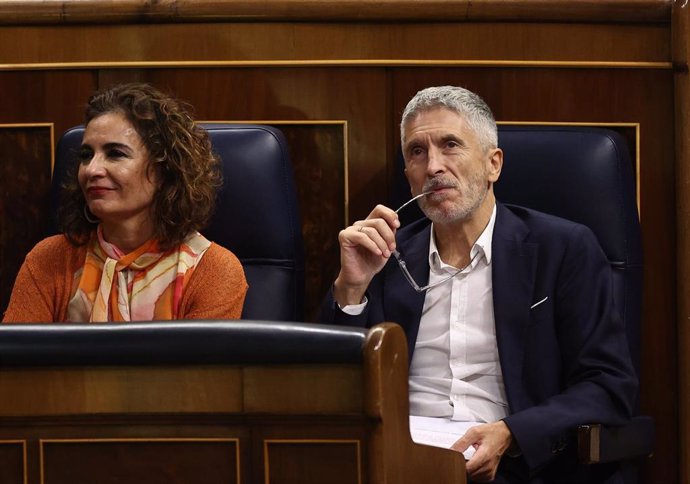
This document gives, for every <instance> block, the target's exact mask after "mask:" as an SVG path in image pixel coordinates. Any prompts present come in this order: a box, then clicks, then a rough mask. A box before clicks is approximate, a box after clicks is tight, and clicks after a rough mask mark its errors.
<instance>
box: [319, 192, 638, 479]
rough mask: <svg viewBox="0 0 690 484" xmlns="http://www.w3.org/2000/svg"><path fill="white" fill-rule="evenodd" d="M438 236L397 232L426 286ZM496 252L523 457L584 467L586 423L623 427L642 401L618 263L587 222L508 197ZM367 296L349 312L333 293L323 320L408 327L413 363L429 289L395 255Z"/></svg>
mask: <svg viewBox="0 0 690 484" xmlns="http://www.w3.org/2000/svg"><path fill="white" fill-rule="evenodd" d="M430 233H431V231H430V221H429V220H427V219H423V220H419V221H417V222H415V223H413V224H411V225H409V226H408V227H404V228H403V229H401V230H400V231H399V232H398V234H397V238H396V239H397V247H398V250H399V251H400V252H401V254H402V255H403V258H404V259H405V261H406V262H407V265H408V269H409V270H410V272H411V273H412V275H413V277H414V278H415V280H416V281H418V283H419V284H426V282H427V281H428V276H429V264H428V254H429V242H430ZM492 254H493V255H492V285H493V300H494V316H495V324H496V338H497V344H498V350H499V357H500V363H501V369H502V372H503V379H504V385H505V390H506V395H507V399H508V404H509V415H508V417H506V418H505V422H506V424H507V425H508V427H509V428H510V430H511V432H512V433H513V437H514V439H515V440H516V442H517V444H518V445H519V448H520V452H521V454H522V456H521V458H519V459H516V460H521V461H522V462H521V463H520V465H521V466H522V467H523V468H525V472H526V473H527V474H528V475H532V476H534V475H535V474H537V473H538V474H540V475H542V474H544V473H545V474H547V475H550V476H557V475H559V474H560V473H561V472H566V469H570V471H573V472H576V470H575V467H576V449H575V448H574V447H575V446H574V445H572V442H573V437H574V430H575V429H576V427H577V425H579V424H586V423H603V424H610V425H616V424H623V423H625V421H626V420H627V419H628V418H630V415H631V413H632V409H633V406H634V402H635V399H636V392H637V377H636V376H635V371H634V369H633V366H632V363H631V361H630V357H629V352H628V345H627V341H626V337H625V330H624V328H623V324H622V321H621V319H620V318H619V317H618V315H617V314H616V312H615V311H614V310H613V305H612V290H611V285H612V275H611V268H610V266H609V263H608V261H607V260H606V257H605V255H604V253H603V251H602V249H601V248H600V246H599V244H598V242H597V240H596V237H595V236H594V234H593V233H592V232H591V231H590V230H589V229H588V228H587V227H585V226H583V225H579V224H576V223H573V222H569V221H566V220H564V219H561V218H557V217H553V216H550V215H546V214H543V213H540V212H536V211H534V210H530V209H526V208H523V207H517V206H510V205H503V204H500V203H498V204H497V213H496V224H495V227H494V234H493V242H492ZM367 298H368V300H369V304H368V305H367V307H366V310H365V311H364V313H363V314H361V315H359V316H349V315H347V314H345V313H343V312H342V311H340V310H339V309H338V308H337V305H336V304H335V303H334V301H333V296H332V294H331V295H329V297H328V298H327V300H326V301H325V302H324V306H323V309H322V313H321V322H324V323H331V324H346V325H354V326H373V325H375V324H378V323H381V322H383V321H391V322H395V323H398V324H400V325H401V326H402V327H403V329H404V330H405V333H406V335H407V339H408V349H409V353H410V361H411V357H412V353H413V352H414V346H415V341H416V338H417V332H418V329H419V322H420V318H421V315H422V308H423V304H424V294H423V293H421V294H420V293H417V292H415V291H414V290H413V289H412V288H411V287H410V285H409V284H408V283H407V281H406V280H405V279H404V277H403V275H402V272H401V271H400V268H399V267H398V265H397V262H396V261H395V260H394V259H393V258H392V257H391V260H390V261H389V262H388V263H387V264H386V266H385V267H384V268H383V270H382V271H381V272H380V273H379V274H377V275H376V276H375V278H374V279H373V281H372V283H371V284H370V286H369V288H368V291H367ZM544 298H548V299H546V300H545V301H544V302H542V303H541V304H538V305H536V306H535V307H534V308H532V306H533V305H535V304H536V303H538V302H540V301H542V300H543V299H544ZM505 460H506V459H504V461H505ZM502 465H503V463H502ZM549 468H550V469H549ZM568 472H569V471H568ZM576 473H577V472H576ZM556 479H558V478H556ZM549 481H552V479H550V478H547V479H546V480H544V481H542V482H549Z"/></svg>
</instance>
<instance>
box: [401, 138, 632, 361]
mask: <svg viewBox="0 0 690 484" xmlns="http://www.w3.org/2000/svg"><path fill="white" fill-rule="evenodd" d="M498 144H499V146H500V147H501V149H503V152H504V163H503V171H502V173H501V177H500V179H499V181H498V182H497V183H496V185H495V187H494V189H495V193H496V198H497V199H498V200H499V201H501V202H503V203H511V204H516V205H523V206H525V207H529V208H533V209H536V210H539V211H542V212H546V213H550V214H552V215H557V216H559V217H563V218H566V219H569V220H572V221H575V222H578V223H581V224H584V225H587V226H588V227H589V228H590V229H591V230H592V231H593V232H594V233H595V235H596V236H597V238H598V239H599V243H600V244H601V246H602V248H603V250H604V252H605V253H606V255H607V257H608V259H609V261H610V263H611V267H612V268H613V274H614V286H615V287H614V303H615V306H616V308H617V309H618V311H619V313H620V315H621V317H622V318H623V319H624V321H625V325H626V331H627V336H628V343H629V346H630V350H631V356H632V359H633V363H634V365H635V368H636V370H637V371H638V374H639V353H640V319H641V300H642V243H641V234H640V225H639V218H638V211H637V203H636V191H635V179H634V176H633V163H632V161H631V157H630V152H629V149H628V146H627V142H626V140H625V138H624V137H623V136H622V135H620V134H619V133H617V132H615V131H612V130H609V129H603V128H591V127H579V126H573V127H570V126H569V127H562V126H499V128H498ZM400 163H403V162H402V157H400ZM398 171H399V172H400V173H399V174H398V181H397V182H396V190H397V192H398V193H397V194H396V195H395V200H394V201H393V202H392V203H391V205H394V206H399V205H400V204H401V203H402V202H404V201H405V199H406V198H409V193H410V192H409V186H408V185H407V182H406V180H405V179H404V175H403V174H402V170H398ZM409 212H412V210H410V211H409ZM409 212H408V213H409ZM415 216H416V217H420V216H422V215H421V211H419V210H418V209H417V212H416V214H411V215H410V217H415ZM408 221H409V220H404V221H403V223H405V222H408Z"/></svg>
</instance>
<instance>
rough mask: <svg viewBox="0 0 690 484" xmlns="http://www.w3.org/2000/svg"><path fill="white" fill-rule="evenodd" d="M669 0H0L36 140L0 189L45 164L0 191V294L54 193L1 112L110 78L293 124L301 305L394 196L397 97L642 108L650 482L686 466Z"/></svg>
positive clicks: (582, 111) (636, 113)
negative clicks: (301, 241)
mask: <svg viewBox="0 0 690 484" xmlns="http://www.w3.org/2000/svg"><path fill="white" fill-rule="evenodd" d="M106 3H107V2H106ZM672 3H673V2H671V1H670V0H669V1H665V0H600V1H594V0H592V1H589V0H569V1H554V2H549V3H548V5H545V2H538V1H536V0H527V1H512V2H505V1H501V0H496V1H493V0H492V1H488V0H484V1H473V2H470V1H462V0H458V1H456V2H452V1H451V2H448V1H445V2H441V1H430V2H425V6H419V4H417V3H416V2H411V1H405V0H390V1H388V2H384V4H381V2H374V1H370V0H357V1H354V0H353V1H349V2H330V1H322V2H317V3H316V5H317V6H314V3H313V2H311V3H310V2H307V1H287V0H285V1H279V0H274V1H269V2H259V4H260V5H257V2H243V1H235V0H229V1H226V2H213V1H210V0H209V1H199V2H184V1H177V2H153V3H151V2H144V1H143V0H142V1H141V2H138V1H134V0H132V1H129V2H121V7H118V8H116V7H112V6H109V10H107V13H106V11H105V9H101V10H99V9H98V7H99V5H100V2H99V1H98V0H85V1H84V0H82V1H81V2H76V1H61V2H58V1H52V2H50V1H49V2H41V4H40V6H39V5H34V2H30V1H28V0H26V1H24V2H22V1H15V2H8V3H6V4H0V92H1V93H2V96H1V97H0V140H7V139H18V138H17V137H19V138H20V139H23V140H27V141H26V143H28V144H30V145H31V147H30V148H27V149H28V152H30V153H34V154H36V153H38V155H36V156H37V157H38V159H34V158H32V157H31V156H26V159H23V158H24V157H25V155H22V154H19V155H18V154H17V153H22V152H20V151H17V150H18V148H16V147H14V148H7V147H5V148H2V146H5V145H6V144H7V143H6V142H5V141H2V142H0V173H3V174H7V173H9V174H10V175H3V176H2V177H1V178H0V193H3V194H5V193H8V194H9V193H14V192H13V191H12V190H17V189H20V187H21V186H23V185H21V184H19V183H18V181H20V173H25V172H26V175H22V176H28V177H29V179H30V180H31V181H36V183H35V184H32V188H31V190H32V191H31V192H30V194H27V193H25V192H22V194H21V196H23V197H25V199H26V200H27V202H26V203H22V204H19V209H20V210H23V211H22V212H21V213H19V214H17V213H14V212H13V213H12V214H11V216H10V214H9V213H8V211H7V209H5V208H3V207H4V206H5V205H0V234H9V236H5V235H3V236H2V237H0V276H1V277H0V284H2V286H0V306H3V305H4V303H5V301H6V298H7V295H8V294H9V291H10V287H9V285H8V284H9V283H8V282H7V281H9V280H11V277H10V274H11V273H12V272H13V271H15V270H16V267H17V265H16V264H17V257H19V255H18V254H19V253H24V252H26V250H28V249H29V248H30V247H31V246H32V245H33V244H34V243H35V242H36V240H37V238H38V237H39V234H38V233H34V232H32V233H30V231H29V228H30V227H40V226H41V224H43V223H45V218H46V217H47V214H48V210H49V207H48V206H47V201H46V199H45V190H46V187H47V185H46V183H47V182H46V180H47V177H48V176H49V173H48V167H49V166H50V165H49V160H48V156H49V154H48V153H47V151H41V150H42V149H43V148H41V146H43V147H44V144H42V143H45V137H43V136H42V135H37V134H36V129H37V128H25V129H21V130H19V131H16V129H17V128H10V127H7V126H5V125H17V124H20V123H21V124H30V125H33V126H35V125H41V126H43V125H44V124H43V123H47V124H48V125H50V126H52V127H53V130H54V133H55V137H56V138H57V137H58V136H59V133H61V132H63V131H64V130H65V129H67V128H68V127H69V126H72V125H74V124H79V123H80V122H81V117H82V106H83V104H84V102H85V100H86V98H87V97H88V95H89V94H90V93H91V92H92V91H93V90H94V89H96V88H98V87H103V86H107V85H110V84H112V83H115V82H124V81H131V80H143V81H147V82H151V83H153V84H154V85H156V86H158V87H160V88H162V89H165V90H168V91H171V92H172V93H174V94H176V95H177V96H179V97H181V98H183V99H186V100H187V101H189V102H191V103H192V104H193V105H194V106H195V108H196V112H197V117H198V118H199V119H202V120H206V121H214V120H216V121H232V120H236V121H253V120H258V121H266V122H269V123H271V124H276V125H278V126H279V127H281V126H284V127H285V130H286V132H287V133H288V136H289V138H290V141H291V148H292V151H293V152H292V155H293V158H294V159H295V160H296V174H297V183H298V189H299V192H300V203H301V206H302V214H303V219H304V221H303V225H304V233H305V238H306V242H307V258H308V267H307V271H308V287H309V289H308V294H307V301H306V307H307V310H308V314H313V312H314V309H315V307H316V306H317V304H318V301H319V299H320V297H321V295H322V294H323V293H324V291H325V290H326V288H327V287H328V284H329V283H330V279H331V277H332V276H333V275H334V272H335V270H336V268H337V244H336V236H337V232H338V230H340V229H341V228H342V227H343V226H344V224H345V223H346V220H347V221H353V220H356V219H357V218H360V217H363V216H365V215H366V214H367V213H368V212H369V211H370V210H371V208H372V207H373V206H374V205H375V204H377V203H380V202H385V201H386V200H387V198H388V194H389V191H390V183H391V180H392V174H393V169H394V167H395V151H396V146H397V142H398V137H399V134H398V123H399V116H400V113H401V111H402V109H403V107H404V105H405V103H406V101H407V100H408V99H409V98H410V97H411V96H412V95H413V94H414V93H415V92H416V91H417V90H418V89H420V88H423V87H426V86H429V85H438V84H459V85H463V86H466V87H468V88H470V89H472V90H475V91H476V92H478V93H479V94H480V95H482V96H483V97H484V98H485V99H486V100H487V102H488V103H489V104H490V105H491V106H492V108H493V109H494V112H495V114H496V117H497V119H498V120H499V121H503V122H535V123H538V122H559V123H564V124H568V123H588V124H594V125H597V124H602V123H604V124H614V125H616V124H619V125H620V124H625V125H631V124H632V125H635V126H639V129H638V130H637V131H636V132H637V133H639V138H638V139H637V140H636V143H637V144H638V145H639V149H638V146H635V147H633V149H634V151H635V152H636V153H638V162H639V165H638V183H639V187H638V190H639V204H640V215H641V220H642V229H643V241H644V247H645V281H644V284H645V286H644V290H645V293H644V301H643V308H644V309H643V310H644V315H643V316H644V318H643V328H642V333H643V334H642V341H643V348H642V350H643V354H642V375H641V390H642V395H641V408H642V411H643V412H645V413H647V414H650V415H652V416H653V417H654V419H655V422H656V426H657V432H658V438H657V442H656V449H657V450H656V452H655V455H654V457H653V458H651V459H649V460H648V461H646V463H645V465H644V467H643V470H642V479H641V482H644V483H652V484H653V483H667V482H678V477H679V473H680V469H681V464H680V463H679V462H682V461H679V458H678V451H679V448H680V447H679V442H680V438H679V432H678V412H679V400H678V388H679V387H678V383H677V379H678V366H677V365H678V351H677V348H676V337H677V329H678V325H677V323H676V321H677V311H676V307H677V302H678V296H677V294H678V293H677V287H676V279H677V277H678V278H679V279H681V278H682V277H681V276H682V275H685V276H687V274H686V273H685V272H684V273H683V274H677V273H676V257H675V254H676V251H677V245H676V229H677V226H678V222H677V220H676V216H675V213H676V205H675V204H676V198H677V192H676V185H675V170H676V155H675V151H674V139H675V138H674V127H675V121H674V116H678V115H677V114H675V113H674V70H673V65H672V63H671V59H672V56H671V47H672V41H671V39H672V36H671V34H672V32H671V23H670V20H671V4H672ZM58 5H59V6H60V9H58V8H57V6H58ZM171 5H173V6H174V8H166V6H167V7H170V6H171ZM22 6H23V8H22ZM506 6H508V7H507V8H506ZM248 16H250V17H251V20H248V18H249V17H248ZM687 112H688V111H687V109H685V110H683V111H682V113H681V114H680V115H687ZM39 133H40V130H39ZM12 136H14V137H15V138H12ZM3 143H4V144H3ZM18 156H19V158H22V159H18ZM19 164H21V165H22V166H21V169H20V168H19V166H18V165H19ZM27 190H28V188H27ZM10 198H14V197H10ZM6 199H7V197H5V198H2V197H0V203H3V204H6V203H7V202H6ZM15 208H17V207H16V205H15ZM22 220H24V221H26V222H25V223H22V222H21V221H22ZM13 234H21V235H13ZM10 249H12V251H10ZM683 294H684V293H681V296H680V299H681V301H683V300H684V296H683ZM3 307H4V306H3ZM682 405H685V406H687V402H684V403H682ZM683 408H684V407H683ZM682 435H683V438H685V437H686V436H687V432H686V431H683V434H682ZM683 465H684V466H687V465H688V464H687V462H686V463H685V464H683ZM684 470H685V468H684Z"/></svg>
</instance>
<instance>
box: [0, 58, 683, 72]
mask: <svg viewBox="0 0 690 484" xmlns="http://www.w3.org/2000/svg"><path fill="white" fill-rule="evenodd" d="M204 67H207V68H208V67H518V68H519V67H524V68H534V67H541V68H558V69H672V68H673V64H672V63H671V62H630V61H557V60H545V61H540V60H500V59H499V60H452V59H438V60H428V59H306V60H299V59H296V60H219V61H211V60H209V61H126V62H54V63H53V62H37V63H26V64H24V63H22V64H14V63H12V64H0V71H26V70H29V71H40V70H64V69H169V68H177V69H194V68H204Z"/></svg>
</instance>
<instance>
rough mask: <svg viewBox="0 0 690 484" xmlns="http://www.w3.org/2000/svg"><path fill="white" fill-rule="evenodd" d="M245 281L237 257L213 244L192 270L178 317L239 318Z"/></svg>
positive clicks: (245, 290) (244, 293) (245, 286)
mask: <svg viewBox="0 0 690 484" xmlns="http://www.w3.org/2000/svg"><path fill="white" fill-rule="evenodd" d="M247 288H248V285H247V280H246V278H245V276H244V269H242V264H241V263H240V261H239V260H238V259H237V257H236V256H235V255H234V254H233V253H232V252H230V251H229V250H227V249H224V248H223V247H221V246H219V245H218V244H215V243H214V244H212V245H211V247H209V249H208V250H207V251H206V253H205V254H204V256H203V258H202V259H201V261H200V262H199V264H198V265H197V267H196V269H195V270H194V274H192V277H191V279H190V281H189V286H188V287H187V289H186V291H185V294H184V296H183V297H182V302H181V306H180V315H179V318H180V319H240V317H241V316H242V307H243V305H244V298H245V296H246V294H247Z"/></svg>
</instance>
